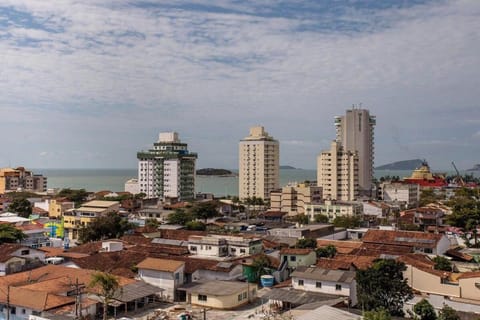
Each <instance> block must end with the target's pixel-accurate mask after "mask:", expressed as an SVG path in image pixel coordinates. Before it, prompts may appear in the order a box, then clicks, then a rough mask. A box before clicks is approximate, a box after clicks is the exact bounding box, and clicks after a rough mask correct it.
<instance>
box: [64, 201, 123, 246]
mask: <svg viewBox="0 0 480 320" xmlns="http://www.w3.org/2000/svg"><path fill="white" fill-rule="evenodd" d="M119 209H120V202H118V201H100V200H94V201H89V202H86V203H84V204H83V205H82V206H81V207H80V208H77V209H70V210H67V211H66V212H65V213H64V229H65V232H68V237H69V238H70V239H72V240H76V239H78V230H79V229H81V228H82V227H87V226H88V225H89V224H91V223H93V222H95V220H96V219H97V218H98V217H101V216H105V215H107V214H108V213H111V212H114V213H116V212H118V210H119Z"/></svg>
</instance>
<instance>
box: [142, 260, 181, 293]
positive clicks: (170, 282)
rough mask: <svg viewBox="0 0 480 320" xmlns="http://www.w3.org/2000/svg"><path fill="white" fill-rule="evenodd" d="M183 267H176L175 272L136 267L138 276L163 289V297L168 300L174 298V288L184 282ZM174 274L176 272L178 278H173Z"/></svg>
mask: <svg viewBox="0 0 480 320" xmlns="http://www.w3.org/2000/svg"><path fill="white" fill-rule="evenodd" d="M184 268H185V267H184V266H182V267H180V268H178V270H176V271H175V273H173V272H165V271H157V270H149V269H138V276H139V278H140V279H141V280H143V281H145V282H146V283H149V284H151V285H153V286H156V287H159V288H162V289H164V290H165V291H164V292H163V296H164V298H165V299H167V300H168V301H173V300H174V298H175V290H176V288H177V287H178V286H179V285H181V284H183V282H184ZM175 274H178V279H175Z"/></svg>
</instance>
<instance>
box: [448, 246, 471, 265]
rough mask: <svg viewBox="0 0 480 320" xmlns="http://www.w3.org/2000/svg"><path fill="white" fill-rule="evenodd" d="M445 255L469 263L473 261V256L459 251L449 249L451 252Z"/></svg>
mask: <svg viewBox="0 0 480 320" xmlns="http://www.w3.org/2000/svg"><path fill="white" fill-rule="evenodd" d="M445 254H446V255H448V256H451V257H453V258H456V259H459V260H463V261H467V262H470V261H472V260H473V256H471V255H469V254H468V253H465V252H461V251H460V250H458V249H449V250H447V252H446V253H445Z"/></svg>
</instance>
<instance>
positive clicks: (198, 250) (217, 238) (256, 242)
mask: <svg viewBox="0 0 480 320" xmlns="http://www.w3.org/2000/svg"><path fill="white" fill-rule="evenodd" d="M188 243H189V246H188V248H189V250H190V253H191V254H193V255H199V256H212V257H225V256H234V257H237V256H247V255H252V254H257V253H260V252H261V251H262V248H263V247H262V240H261V239H260V238H253V239H250V238H243V237H235V236H224V235H208V236H190V237H189V238H188Z"/></svg>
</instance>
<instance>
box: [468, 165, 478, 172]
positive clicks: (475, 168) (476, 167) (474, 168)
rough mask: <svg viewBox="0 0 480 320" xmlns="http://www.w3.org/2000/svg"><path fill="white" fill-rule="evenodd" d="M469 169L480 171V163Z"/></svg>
mask: <svg viewBox="0 0 480 320" xmlns="http://www.w3.org/2000/svg"><path fill="white" fill-rule="evenodd" d="M467 171H480V164H476V165H474V166H473V168H471V169H468V170H467Z"/></svg>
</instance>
